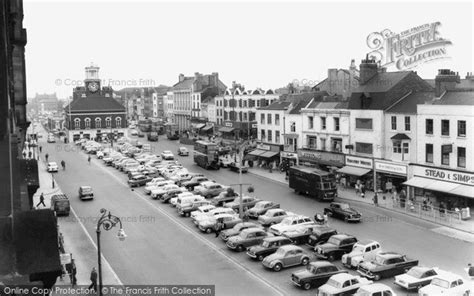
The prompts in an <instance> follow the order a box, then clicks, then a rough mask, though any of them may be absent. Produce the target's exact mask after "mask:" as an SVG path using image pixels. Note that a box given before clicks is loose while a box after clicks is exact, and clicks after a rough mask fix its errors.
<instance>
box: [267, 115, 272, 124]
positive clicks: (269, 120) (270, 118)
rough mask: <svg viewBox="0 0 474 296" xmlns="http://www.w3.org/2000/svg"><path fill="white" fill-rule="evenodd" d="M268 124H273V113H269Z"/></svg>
mask: <svg viewBox="0 0 474 296" xmlns="http://www.w3.org/2000/svg"><path fill="white" fill-rule="evenodd" d="M267 124H272V115H271V114H267Z"/></svg>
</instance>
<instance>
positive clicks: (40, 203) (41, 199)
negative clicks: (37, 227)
mask: <svg viewBox="0 0 474 296" xmlns="http://www.w3.org/2000/svg"><path fill="white" fill-rule="evenodd" d="M39 205H43V207H46V205H45V204H44V195H43V192H41V195H40V201H39V203H38V204H37V205H36V207H39Z"/></svg>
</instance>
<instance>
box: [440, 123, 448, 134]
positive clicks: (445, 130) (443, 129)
mask: <svg viewBox="0 0 474 296" xmlns="http://www.w3.org/2000/svg"><path fill="white" fill-rule="evenodd" d="M441 135H442V136H449V120H441Z"/></svg>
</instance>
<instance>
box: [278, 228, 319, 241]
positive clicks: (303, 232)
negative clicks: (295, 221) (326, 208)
mask: <svg viewBox="0 0 474 296" xmlns="http://www.w3.org/2000/svg"><path fill="white" fill-rule="evenodd" d="M320 227H321V226H320V225H315V224H306V225H301V226H300V227H297V228H296V229H294V230H290V231H285V232H284V233H283V235H284V236H286V237H287V238H289V239H291V240H292V241H293V243H294V244H295V245H302V244H306V243H307V242H308V239H309V237H310V235H311V234H312V233H313V231H314V230H315V229H318V228H320Z"/></svg>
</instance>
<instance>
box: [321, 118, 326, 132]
mask: <svg viewBox="0 0 474 296" xmlns="http://www.w3.org/2000/svg"><path fill="white" fill-rule="evenodd" d="M321 129H323V130H325V129H326V117H321Z"/></svg>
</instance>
